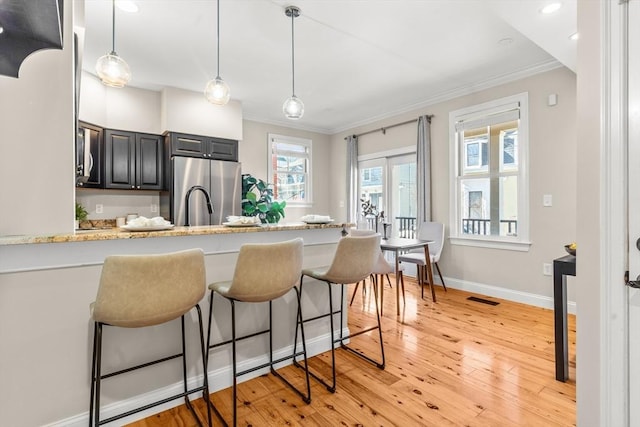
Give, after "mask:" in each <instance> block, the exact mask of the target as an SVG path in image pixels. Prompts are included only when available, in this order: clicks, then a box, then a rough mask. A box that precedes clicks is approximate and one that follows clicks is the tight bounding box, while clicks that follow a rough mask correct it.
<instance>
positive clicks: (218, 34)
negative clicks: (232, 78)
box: [216, 0, 220, 79]
mask: <svg viewBox="0 0 640 427" xmlns="http://www.w3.org/2000/svg"><path fill="white" fill-rule="evenodd" d="M216 4H217V8H218V10H217V12H216V19H217V24H216V28H217V35H216V38H217V41H218V51H217V52H218V74H217V75H216V79H219V78H220V0H217V1H216Z"/></svg>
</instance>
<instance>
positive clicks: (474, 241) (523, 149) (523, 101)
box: [449, 92, 531, 252]
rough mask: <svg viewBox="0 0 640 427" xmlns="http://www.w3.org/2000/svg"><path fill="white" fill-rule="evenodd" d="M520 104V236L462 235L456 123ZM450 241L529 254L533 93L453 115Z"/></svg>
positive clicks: (450, 127) (456, 243)
mask: <svg viewBox="0 0 640 427" xmlns="http://www.w3.org/2000/svg"><path fill="white" fill-rule="evenodd" d="M514 104H516V105H517V104H519V109H520V123H519V125H518V161H519V163H518V167H519V170H518V195H519V197H518V235H517V236H485V235H482V236H475V235H467V234H462V233H460V232H459V226H458V224H460V223H461V221H462V218H461V217H460V210H459V203H460V200H459V199H460V197H459V194H458V191H459V185H458V175H459V172H460V159H459V155H460V153H459V151H460V142H459V141H458V138H457V132H456V122H458V121H460V120H465V119H466V120H470V119H476V118H481V117H483V116H486V115H488V114H492V113H499V112H500V111H502V110H504V109H505V107H508V106H512V105H514ZM449 171H450V172H449V173H450V175H449V190H450V194H451V197H450V201H449V230H450V235H449V241H450V243H451V244H453V245H462V246H475V247H482V248H491V249H504V250H512V251H523V252H526V251H528V250H529V249H530V247H531V241H530V235H529V225H530V218H529V94H528V92H523V93H519V94H517V95H512V96H508V97H505V98H501V99H496V100H494V101H489V102H485V103H483V104H478V105H473V106H471V107H466V108H462V109H460V110H455V111H451V112H450V113H449Z"/></svg>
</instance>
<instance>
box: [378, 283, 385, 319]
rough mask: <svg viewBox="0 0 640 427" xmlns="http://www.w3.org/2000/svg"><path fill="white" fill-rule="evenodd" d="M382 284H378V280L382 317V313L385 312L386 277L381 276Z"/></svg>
mask: <svg viewBox="0 0 640 427" xmlns="http://www.w3.org/2000/svg"><path fill="white" fill-rule="evenodd" d="M379 277H380V282H379V283H378V279H376V286H377V287H378V292H380V316H382V312H383V310H384V276H383V275H382V274H381V275H380V276H379Z"/></svg>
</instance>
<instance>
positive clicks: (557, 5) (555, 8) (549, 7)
mask: <svg viewBox="0 0 640 427" xmlns="http://www.w3.org/2000/svg"><path fill="white" fill-rule="evenodd" d="M560 7H562V3H549V4H548V5H546V6H545V7H543V8H542V9H540V13H544V14H549V13H553V12H557V11H558V9H560Z"/></svg>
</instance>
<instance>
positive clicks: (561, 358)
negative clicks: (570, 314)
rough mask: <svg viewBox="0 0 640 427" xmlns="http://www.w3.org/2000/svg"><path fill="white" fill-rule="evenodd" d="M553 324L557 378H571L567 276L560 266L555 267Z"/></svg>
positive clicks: (563, 380)
mask: <svg viewBox="0 0 640 427" xmlns="http://www.w3.org/2000/svg"><path fill="white" fill-rule="evenodd" d="M553 320H554V321H553V326H554V336H555V353H556V380H558V381H562V382H565V381H566V380H567V379H568V378H569V342H568V340H567V278H566V277H565V275H564V274H562V271H560V268H559V266H556V265H554V268H553Z"/></svg>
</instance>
